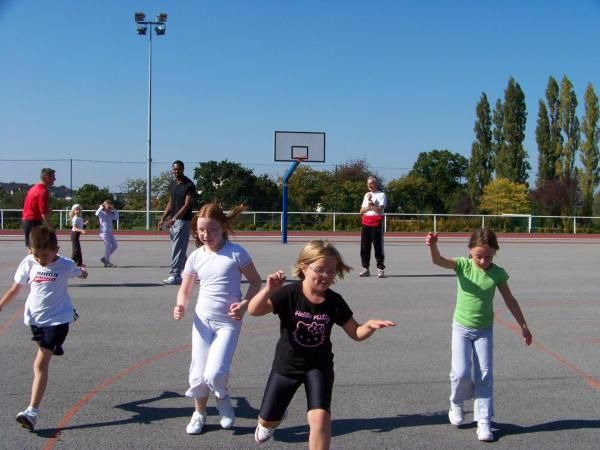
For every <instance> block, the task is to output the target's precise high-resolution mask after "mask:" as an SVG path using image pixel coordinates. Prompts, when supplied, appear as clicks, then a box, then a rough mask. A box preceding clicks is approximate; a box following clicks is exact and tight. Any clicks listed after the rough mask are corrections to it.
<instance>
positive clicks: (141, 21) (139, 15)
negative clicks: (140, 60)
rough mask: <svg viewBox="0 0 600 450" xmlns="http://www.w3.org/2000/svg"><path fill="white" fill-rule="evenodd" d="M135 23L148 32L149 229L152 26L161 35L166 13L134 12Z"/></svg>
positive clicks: (149, 201) (149, 202) (148, 207)
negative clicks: (149, 17)
mask: <svg viewBox="0 0 600 450" xmlns="http://www.w3.org/2000/svg"><path fill="white" fill-rule="evenodd" d="M133 17H134V20H135V23H136V25H137V26H136V31H137V34H138V35H140V36H145V35H146V30H147V29H148V27H150V33H148V167H147V175H146V230H149V229H150V222H151V221H150V210H151V209H152V208H151V206H152V27H154V31H155V32H156V35H157V36H163V35H164V34H165V32H166V31H167V26H166V21H167V14H166V13H159V14H158V15H157V16H156V21H147V20H146V14H144V13H143V12H136V13H134V15H133Z"/></svg>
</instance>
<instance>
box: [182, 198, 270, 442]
mask: <svg viewBox="0 0 600 450" xmlns="http://www.w3.org/2000/svg"><path fill="white" fill-rule="evenodd" d="M243 210H244V207H243V206H239V207H237V208H234V209H233V211H231V212H230V213H229V214H228V215H226V214H225V213H224V212H223V210H222V209H221V207H220V206H219V205H217V204H215V203H208V204H206V205H204V206H203V207H202V208H201V209H200V211H199V212H198V214H196V216H194V218H193V219H192V223H191V230H190V231H191V233H192V236H194V237H195V238H196V242H198V243H199V244H200V245H201V246H200V247H199V248H198V249H197V250H195V251H194V252H192V254H190V256H189V257H188V259H187V261H186V264H185V268H184V270H183V273H182V282H181V287H180V288H179V292H178V294H177V304H176V306H175V308H174V309H173V318H174V319H175V320H180V319H183V317H184V315H185V312H186V309H187V306H188V302H189V299H190V295H191V293H192V289H193V287H194V283H195V281H196V279H198V280H199V282H200V291H199V295H198V302H197V304H196V308H195V311H194V327H193V329H192V362H191V365H190V373H189V384H190V387H189V389H188V390H187V391H186V393H185V395H186V396H188V397H192V398H193V399H194V406H195V411H194V414H193V415H192V418H191V420H190V422H189V424H188V425H187V427H186V431H187V433H188V434H200V433H201V432H202V428H203V426H204V424H205V423H206V404H207V402H208V396H209V394H210V392H213V393H214V395H215V397H216V400H217V409H218V411H219V414H220V415H221V427H222V428H225V429H226V428H231V427H232V426H233V423H234V421H235V415H234V412H233V407H232V406H231V400H230V395H229V390H228V378H229V371H230V368H231V361H232V360H233V354H234V352H235V349H236V346H237V341H238V337H239V335H240V330H241V327H242V317H243V316H244V313H245V312H246V309H247V308H248V302H249V300H250V299H251V298H252V297H253V296H254V295H255V294H256V293H257V292H258V291H259V290H260V286H261V278H260V275H259V274H258V272H257V271H256V268H255V267H254V263H253V262H252V259H251V258H250V255H249V254H248V252H246V250H244V248H242V247H241V246H239V245H237V244H234V243H232V242H230V241H229V239H228V234H229V232H231V231H232V224H233V222H234V221H235V220H236V219H237V218H238V216H239V215H240V214H241V213H242V211H243ZM242 275H243V276H244V277H246V279H247V280H248V282H249V284H250V286H249V287H248V290H247V292H246V295H245V296H244V297H242V292H241V286H240V284H241V279H242Z"/></svg>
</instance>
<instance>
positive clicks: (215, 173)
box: [194, 160, 280, 211]
mask: <svg viewBox="0 0 600 450" xmlns="http://www.w3.org/2000/svg"><path fill="white" fill-rule="evenodd" d="M194 179H195V180H196V187H197V188H198V191H199V192H200V197H201V202H202V203H207V202H215V203H218V204H220V205H221V206H222V207H223V208H224V209H231V208H233V207H235V206H237V205H240V204H243V205H246V206H248V208H250V209H253V210H267V211H274V210H277V209H278V208H279V205H280V200H279V197H280V196H279V195H275V193H276V192H278V189H277V185H276V184H275V183H274V182H273V181H270V180H269V179H268V177H266V176H263V177H260V178H258V177H257V176H256V175H254V171H253V170H251V169H247V168H245V167H242V165H241V164H238V163H233V162H230V161H227V160H224V161H221V162H217V161H207V162H204V163H200V164H199V165H198V166H197V167H196V168H194Z"/></svg>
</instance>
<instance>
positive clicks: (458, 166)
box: [409, 150, 469, 213]
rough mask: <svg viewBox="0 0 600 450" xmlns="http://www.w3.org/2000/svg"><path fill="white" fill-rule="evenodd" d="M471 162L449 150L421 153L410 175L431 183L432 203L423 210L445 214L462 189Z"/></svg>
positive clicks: (423, 206)
mask: <svg viewBox="0 0 600 450" xmlns="http://www.w3.org/2000/svg"><path fill="white" fill-rule="evenodd" d="M468 166H469V161H468V160H467V159H466V158H465V157H464V156H462V155H460V154H458V153H451V152H449V151H448V150H431V151H430V152H421V153H419V156H418V157H417V161H416V162H415V164H414V165H413V168H412V169H411V171H410V172H409V175H412V176H414V177H418V178H423V179H425V180H427V182H429V183H431V190H432V196H431V197H430V203H429V204H426V205H422V208H423V209H425V208H430V209H431V210H432V212H436V213H445V212H448V210H449V209H450V206H451V205H450V200H449V199H450V198H451V197H452V195H453V194H454V193H455V192H456V191H457V190H460V189H462V186H463V184H462V179H463V178H464V177H465V176H466V172H467V167H468Z"/></svg>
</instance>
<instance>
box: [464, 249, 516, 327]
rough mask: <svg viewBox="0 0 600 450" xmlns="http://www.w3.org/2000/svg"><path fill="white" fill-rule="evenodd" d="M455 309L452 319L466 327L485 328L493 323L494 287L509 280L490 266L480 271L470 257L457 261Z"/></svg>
mask: <svg viewBox="0 0 600 450" xmlns="http://www.w3.org/2000/svg"><path fill="white" fill-rule="evenodd" d="M455 265H456V267H455V268H454V270H455V272H456V285H457V286H456V287H457V290H456V291H457V292H456V309H455V310H454V320H455V321H456V322H458V323H459V324H460V325H462V326H463V327H465V328H474V329H477V330H480V329H483V328H487V327H488V326H490V325H491V324H492V321H493V320H494V309H493V300H494V294H495V292H496V286H498V285H499V284H502V283H506V282H507V281H508V274H507V273H506V271H505V270H504V269H503V268H502V267H499V266H497V265H496V264H494V263H492V265H491V266H490V267H489V269H488V270H481V269H479V268H478V267H477V266H476V265H475V264H473V260H472V259H471V258H464V257H460V258H456V259H455Z"/></svg>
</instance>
